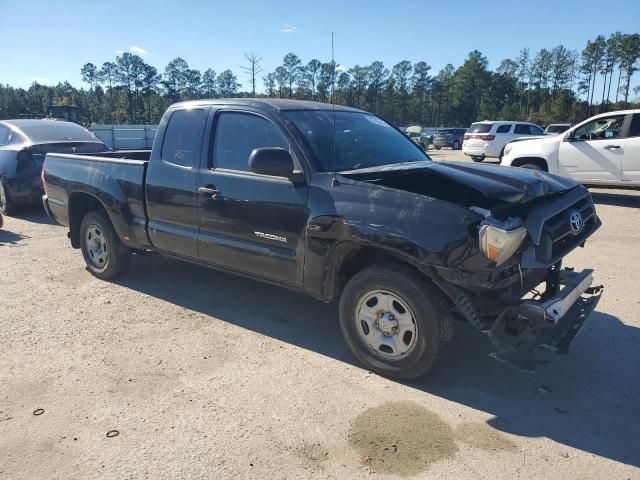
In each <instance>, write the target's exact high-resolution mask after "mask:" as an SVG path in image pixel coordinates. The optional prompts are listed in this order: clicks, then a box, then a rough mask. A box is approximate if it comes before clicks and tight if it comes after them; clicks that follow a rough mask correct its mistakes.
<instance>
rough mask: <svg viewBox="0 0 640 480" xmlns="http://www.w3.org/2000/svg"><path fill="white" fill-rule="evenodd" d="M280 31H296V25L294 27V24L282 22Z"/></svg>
mask: <svg viewBox="0 0 640 480" xmlns="http://www.w3.org/2000/svg"><path fill="white" fill-rule="evenodd" d="M280 31H281V32H282V33H293V32H296V31H298V27H296V26H295V25H289V24H288V23H283V24H282V28H281V29H280Z"/></svg>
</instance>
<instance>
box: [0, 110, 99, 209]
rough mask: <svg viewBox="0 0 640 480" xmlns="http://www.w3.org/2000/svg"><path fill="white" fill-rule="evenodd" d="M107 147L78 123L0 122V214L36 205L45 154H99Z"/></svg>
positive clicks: (39, 193)
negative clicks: (23, 206) (26, 205)
mask: <svg viewBox="0 0 640 480" xmlns="http://www.w3.org/2000/svg"><path fill="white" fill-rule="evenodd" d="M107 151H109V148H108V147H107V146H106V145H105V144H104V143H102V142H101V141H100V140H99V139H97V138H96V137H95V136H94V135H93V134H92V133H91V132H90V131H88V130H87V129H85V128H83V127H81V126H80V125H78V124H75V123H71V122H61V121H57V120H2V121H0V212H2V213H3V214H5V215H11V214H12V213H13V212H15V209H16V208H17V207H18V206H20V205H25V204H39V203H40V202H41V197H42V195H43V193H44V192H43V189H42V183H41V181H40V171H41V170H42V163H43V162H44V157H45V155H46V154H47V153H52V152H56V153H84V154H92V153H102V152H107Z"/></svg>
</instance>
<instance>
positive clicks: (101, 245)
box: [86, 224, 109, 268]
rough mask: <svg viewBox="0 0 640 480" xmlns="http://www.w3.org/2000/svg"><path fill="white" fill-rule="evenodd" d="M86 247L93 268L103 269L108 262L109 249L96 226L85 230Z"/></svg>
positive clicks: (105, 239)
mask: <svg viewBox="0 0 640 480" xmlns="http://www.w3.org/2000/svg"><path fill="white" fill-rule="evenodd" d="M86 245H87V253H88V254H89V259H90V260H91V263H93V265H94V266H95V267H98V268H105V267H106V266H107V262H108V261H109V249H108V245H107V238H106V237H105V236H104V233H103V232H102V229H101V228H100V227H99V226H98V225H96V224H91V225H89V228H87V234H86Z"/></svg>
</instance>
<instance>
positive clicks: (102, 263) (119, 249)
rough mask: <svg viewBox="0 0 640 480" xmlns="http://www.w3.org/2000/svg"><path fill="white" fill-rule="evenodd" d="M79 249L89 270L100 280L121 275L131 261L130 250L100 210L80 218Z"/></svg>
mask: <svg viewBox="0 0 640 480" xmlns="http://www.w3.org/2000/svg"><path fill="white" fill-rule="evenodd" d="M80 249H81V250H82V256H83V257H84V261H85V262H86V264H87V269H88V270H89V272H91V274H92V275H93V276H95V277H97V278H100V279H102V280H109V279H112V278H116V277H118V276H119V275H122V274H123V273H124V272H125V271H126V270H127V268H129V264H130V263H131V250H130V249H129V248H127V247H126V246H125V245H124V244H123V243H122V242H121V241H120V238H118V234H117V233H116V231H115V230H114V228H113V225H111V221H110V220H109V218H108V217H107V215H106V214H105V213H104V212H102V211H93V212H89V213H87V215H85V217H84V218H83V219H82V223H81V224H80Z"/></svg>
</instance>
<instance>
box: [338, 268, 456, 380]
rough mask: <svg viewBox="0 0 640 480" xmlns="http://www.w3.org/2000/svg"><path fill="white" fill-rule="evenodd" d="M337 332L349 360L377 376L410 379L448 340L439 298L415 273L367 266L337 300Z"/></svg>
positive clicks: (447, 325) (426, 367)
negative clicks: (349, 352)
mask: <svg viewBox="0 0 640 480" xmlns="http://www.w3.org/2000/svg"><path fill="white" fill-rule="evenodd" d="M340 329H341V331H342V335H343V336H344V339H345V341H346V343H347V345H348V347H349V349H350V350H351V352H352V353H353V355H354V356H355V357H356V358H357V359H358V360H359V361H360V362H362V363H363V364H364V365H365V366H366V367H367V368H368V369H370V370H371V371H374V372H376V373H378V374H380V375H383V376H386V377H391V378H396V379H403V380H409V379H413V378H417V377H420V376H422V375H423V374H425V373H426V372H427V370H429V369H430V368H431V367H432V366H433V364H434V362H435V361H436V358H437V357H438V354H439V353H440V351H441V348H442V346H443V345H444V344H445V343H446V342H447V341H448V340H449V339H450V338H451V332H452V324H451V317H450V315H449V312H448V311H447V308H446V300H445V298H444V297H443V295H442V293H440V291H439V290H437V288H436V287H434V286H433V284H431V283H430V282H428V281H427V279H426V278H424V277H423V276H422V275H420V274H419V273H417V272H415V271H414V270H412V269H410V268H408V267H403V266H396V265H388V266H372V267H369V268H366V269H365V270H363V271H361V272H359V273H357V274H356V275H355V276H354V277H353V278H352V279H351V280H350V281H349V282H348V283H347V286H346V287H345V289H344V291H343V292H342V296H341V297H340Z"/></svg>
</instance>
